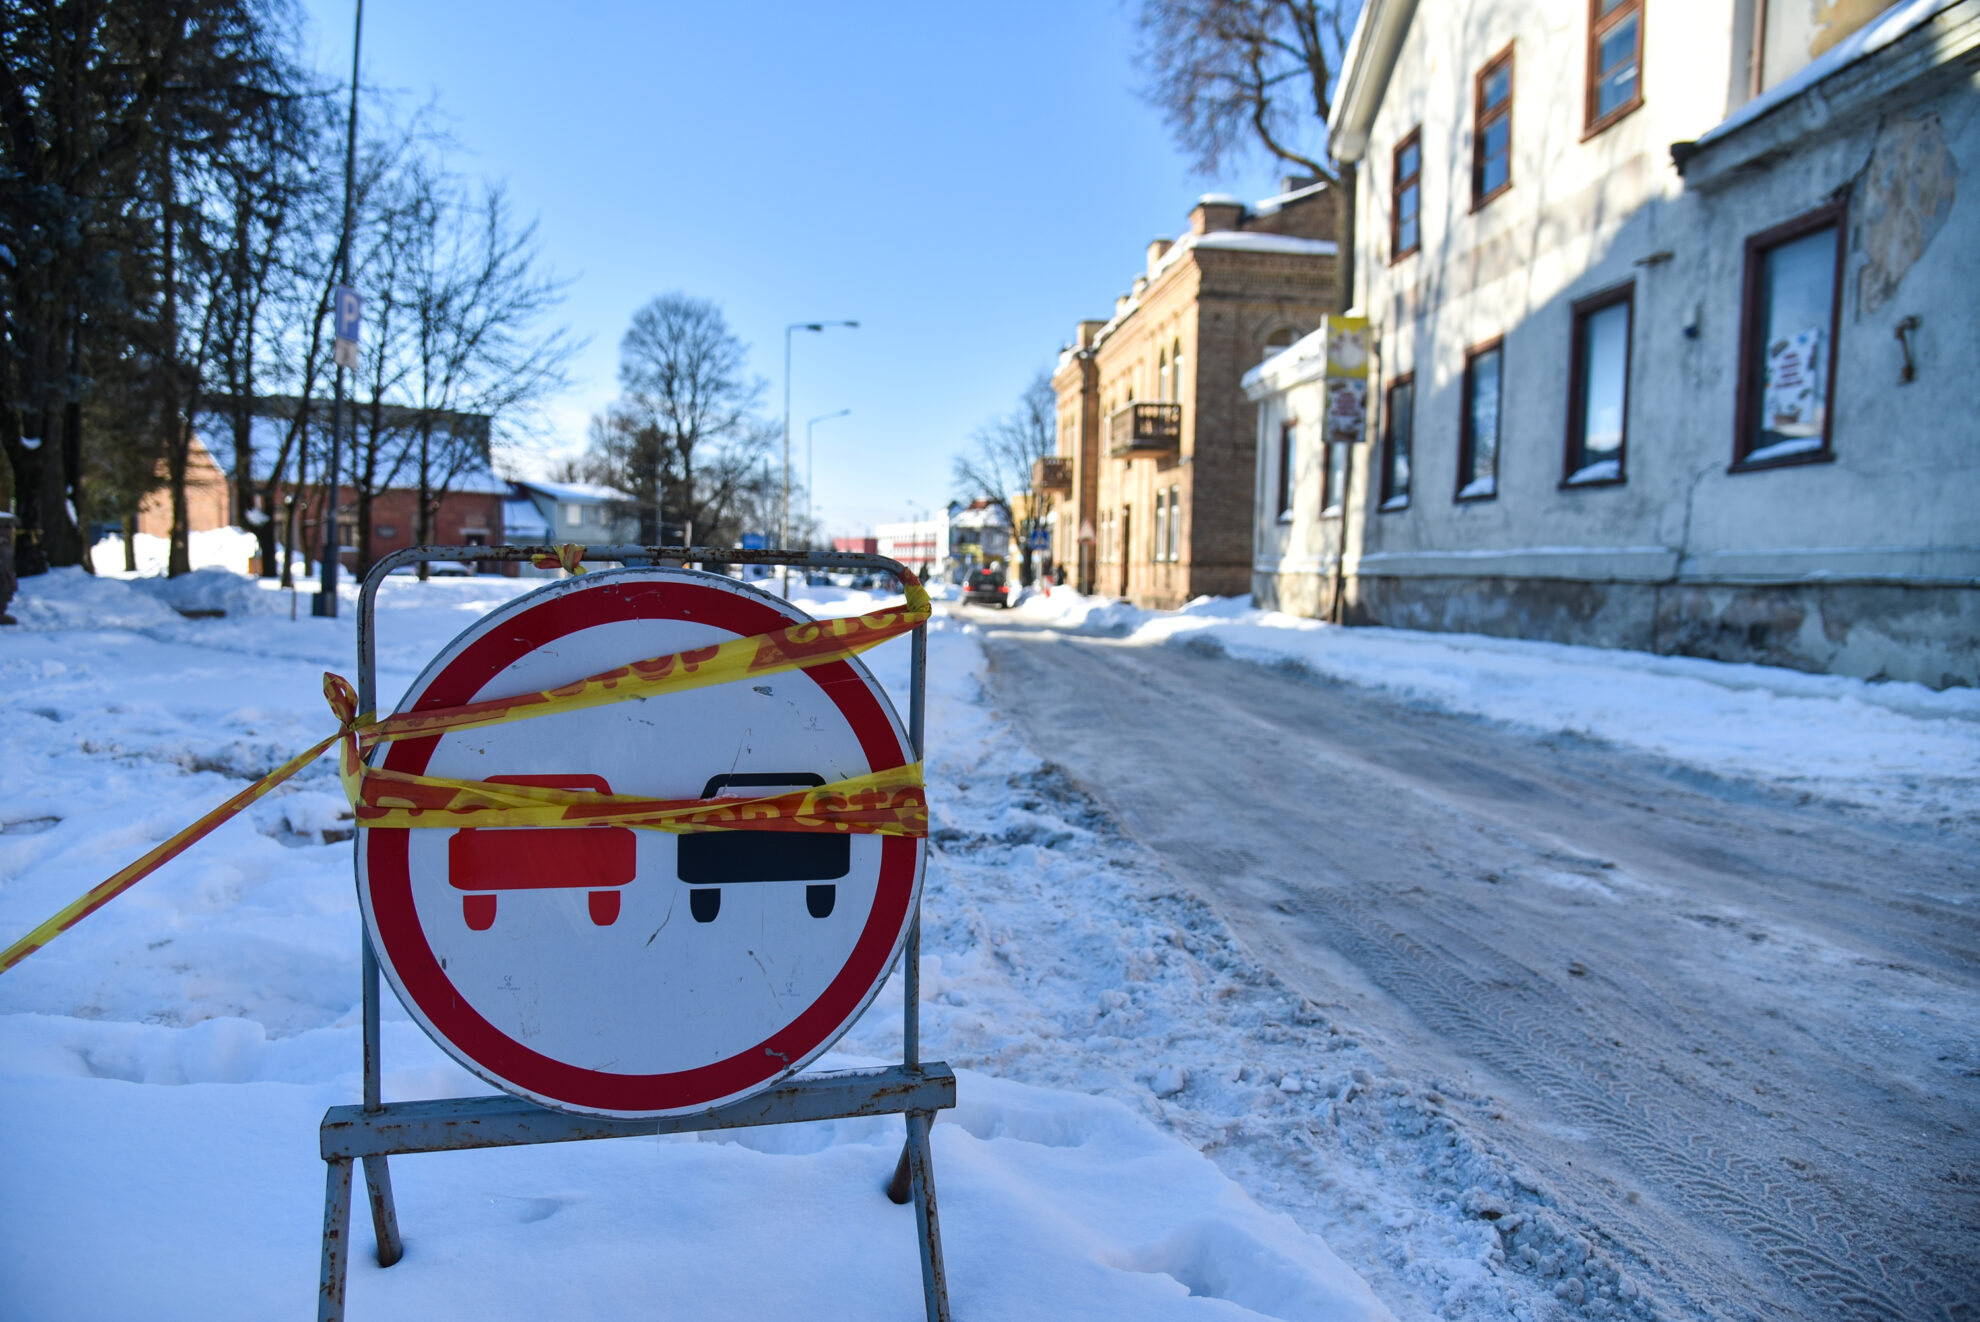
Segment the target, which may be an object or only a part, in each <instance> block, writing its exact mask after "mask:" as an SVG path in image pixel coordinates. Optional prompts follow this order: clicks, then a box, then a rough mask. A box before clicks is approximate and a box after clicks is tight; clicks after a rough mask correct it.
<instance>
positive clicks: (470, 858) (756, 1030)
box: [358, 570, 924, 1117]
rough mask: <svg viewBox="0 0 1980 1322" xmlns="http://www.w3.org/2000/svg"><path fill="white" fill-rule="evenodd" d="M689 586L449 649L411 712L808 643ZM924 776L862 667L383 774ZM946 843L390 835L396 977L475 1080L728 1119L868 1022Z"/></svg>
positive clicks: (644, 790)
mask: <svg viewBox="0 0 1980 1322" xmlns="http://www.w3.org/2000/svg"><path fill="white" fill-rule="evenodd" d="M805 619H806V617H805V616H804V615H803V614H801V613H800V612H798V611H797V610H796V609H795V608H793V607H791V606H789V605H788V604H786V603H785V602H783V601H781V600H779V599H777V598H774V597H770V596H767V595H765V594H763V593H759V592H756V591H754V590H752V589H749V588H746V587H744V586H742V585H741V584H738V583H735V582H733V581H731V580H728V579H724V578H719V577H715V576H711V575H704V574H695V573H690V572H687V571H682V570H628V571H622V572H617V573H612V574H606V575H593V576H587V577H583V578H574V579H569V580H566V581H563V582H559V583H557V584H554V585H552V586H550V587H548V588H545V589H543V590H541V591H539V592H536V593H534V594H531V595H530V596H528V597H524V598H521V599H519V600H517V601H516V602H513V603H511V604H510V605H508V606H506V607H504V608H502V609H500V610H497V611H495V612H494V613H493V614H491V615H489V616H488V617H486V618H484V619H483V620H481V621H480V622H478V623H477V624H475V625H474V626H472V627H471V628H470V629H468V630H467V632H465V633H464V634H462V635H461V636H460V637H459V638H457V639H456V640H455V641H454V642H453V643H452V644H450V645H449V646H448V647H447V648H446V649H445V651H443V652H442V653H441V654H440V655H439V656H438V657H436V658H435V659H434V661H433V662H432V664H430V665H429V666H428V667H427V669H426V671H425V673H424V674H422V675H421V676H420V677H419V679H418V680H417V681H415V682H414V684H413V685H412V687H411V689H410V690H408V692H407V694H406V696H405V698H404V700H403V701H402V702H401V704H400V707H399V710H400V711H411V710H421V709H430V708H442V707H453V706H458V705H460V704H464V703H468V702H473V701H478V700H482V699H489V698H498V697H504V696H509V695H513V694H518V693H524V692H530V691H538V690H543V689H548V688H552V687H555V686H557V685H561V684H566V683H570V682H573V681H576V680H579V679H582V678H584V677H585V676H588V675H595V674H599V673H601V672H603V671H605V670H608V669H610V668H612V667H614V666H618V665H622V664H625V663H627V662H630V661H633V660H637V659H640V658H645V657H652V656H659V655H664V654H667V653H671V652H678V651H682V650H685V649H688V648H694V647H702V646H706V645H709V644H712V643H719V642H724V641H727V640H729V639H732V638H738V637H746V636H750V635H755V634H761V633H766V632H769V631H772V630H776V629H782V628H784V627H786V626H788V625H790V624H793V623H802V622H803V621H804V620H805ZM912 760H913V755H912V753H911V751H910V745H909V741H908V738H907V735H906V732H905V731H904V730H903V729H902V726H901V723H900V721H899V719H898V717H897V716H896V715H895V712H894V710H893V707H892V705H891V703H889V701H888V699H887V696H886V694H885V692H884V691H883V690H882V689H881V687H880V685H879V684H878V683H877V682H876V681H875V680H874V678H873V676H872V675H871V674H870V673H869V672H868V671H867V669H866V667H865V666H864V665H862V664H861V663H860V662H859V661H858V660H857V659H856V658H848V659H846V660H841V661H834V662H831V663H828V664H825V665H820V666H815V667H812V668H810V669H807V670H794V671H786V672H783V673H778V674H773V675H767V676H763V677H760V678H758V679H756V680H753V681H750V682H738V683H729V684H721V685H717V686H713V687H708V688H700V689H693V690H690V691H687V692H681V693H674V694H668V695H664V696H661V697H655V698H647V699H641V700H635V701H627V702H618V703H612V704H609V705H605V706H599V707H593V708H589V709H586V710H582V711H575V712H568V713H564V714H561V715H556V716H547V717H543V718H539V719H536V720H530V721H519V722H512V723H507V724H502V725H494V726H486V727H482V728H478V729H468V730H450V731H448V732H446V733H444V734H441V735H438V736H435V737H432V738H421V739H407V740H402V741H400V742H397V743H394V744H390V745H386V746H384V747H383V748H381V749H380V750H379V752H378V753H377V754H376V755H375V756H374V762H376V763H377V764H379V765H382V766H383V767H385V768H387V769H391V770H397V771H408V772H413V773H417V774H424V775H428V776H447V777H457V778H461V779H477V780H498V781H499V780H507V781H511V782H516V783H524V784H536V785H551V786H555V787H560V788H572V789H590V790H598V791H603V792H610V793H618V794H639V795H650V796H652V797H654V798H672V799H694V798H715V797H743V798H747V797H758V796H761V795H764V794H775V793H779V792H782V791H784V790H788V789H796V788H801V787H804V786H809V785H819V784H827V783H831V782H835V781H839V780H845V779H850V778H852V777H855V776H860V775H864V774H866V773H868V772H872V771H880V770H885V769H887V768H891V767H898V766H903V765H906V764H908V763H909V762H911V761H912ZM923 852H924V851H923V841H921V840H919V839H914V838H908V837H902V836H876V835H840V834H823V835H821V834H798V833H768V832H748V831H731V832H714V833H703V834H687V835H677V834H671V833H668V832H663V831H653V830H632V829H628V828H626V827H621V826H599V827H580V828H564V829H554V830H552V829H541V828H530V827H508V828H500V827H497V828H481V829H463V830H458V831H448V830H386V829H375V828H374V829H366V830H364V831H362V832H361V833H360V837H359V841H358V876H359V886H358V890H359V898H360V902H361V904H362V907H363V910H364V918H365V922H366V924H367V926H368V928H369V930H370V934H371V938H372V941H373V943H374V946H375V948H376V950H377V952H378V957H379V961H380V965H381V967H382V968H383V970H384V972H385V974H386V976H387V978H388V979H389V980H390V981H391V983H392V985H393V987H394V988H395V989H396V990H397V992H398V994H399V996H400V999H401V1000H402V1001H404V1003H405V1005H406V1007H407V1009H408V1010H409V1011H410V1012H411V1013H412V1015H413V1016H414V1018H415V1019H417V1020H418V1021H419V1022H420V1024H421V1025H422V1026H423V1027H424V1028H425V1029H426V1030H427V1031H428V1032H429V1033H430V1034H431V1035H432V1036H433V1037H434V1039H435V1040H436V1041H438V1042H439V1043H440V1044H441V1045H442V1046H443V1047H444V1048H445V1049H446V1050H447V1051H449V1052H450V1053H451V1054H452V1055H453V1056H454V1057H455V1058H456V1059H458V1060H459V1061H460V1062H461V1063H462V1064H463V1065H465V1066H466V1067H467V1068H469V1069H471V1070H473V1071H474V1072H475V1073H477V1074H479V1075H481V1076H482V1077H483V1078H486V1079H487V1080H489V1081H490V1082H491V1083H494V1084H496V1085H497V1086H499V1087H501V1088H504V1089H506V1090H508V1091H510V1092H512V1093H516V1094H518V1095H520V1096H523V1097H527V1098H529V1099H531V1100H533V1101H536V1102H539V1103H541V1104H543V1105H546V1106H551V1107H556V1108H559V1109H563V1110H569V1111H578V1112H587V1113H594V1114H601V1115H612V1116H628V1117H631V1116H657V1115H673V1114H681V1113H685V1112H689V1111H699V1110H705V1109H707V1108H709V1107H712V1106H716V1105H719V1104H721V1103H723V1102H727V1101H733V1100H736V1099H738V1098H741V1097H745V1096H748V1095H749V1094H751V1093H754V1092H757V1091H760V1090H762V1089H764V1088H767V1087H769V1086H771V1085H772V1084H774V1083H776V1082H777V1081H778V1080H779V1079H782V1078H783V1077H784V1076H786V1075H788V1074H790V1073H792V1072H793V1071H795V1070H798V1069H800V1068H802V1067H803V1066H804V1065H806V1064H807V1063H809V1062H810V1061H812V1060H813V1059H815V1058H816V1057H817V1056H818V1055H819V1054H821V1053H822V1052H823V1051H825V1050H826V1048H828V1047H829V1046H830V1045H831V1044H832V1043H833V1042H834V1041H835V1040H836V1039H837V1038H838V1037H839V1035H840V1034H841V1033H843V1032H844V1031H845V1030H846V1029H847V1028H848V1027H850V1026H851V1024H852V1023H853V1021H854V1020H855V1019H857V1018H858V1017H859V1015H860V1013H861V1011H863V1010H864V1009H865V1007H866V1006H867V1004H868V1003H869V1002H870V1001H871V1000H872V998H873V996H874V995H875V994H876V993H877V991H878V990H879V988H880V986H881V984H882V983H883V982H884V981H885V979H886V976H887V973H888V971H889V969H890V968H891V967H892V965H893V963H894V960H895V958H896V956H897V955H898V954H899V952H900V950H901V947H902V944H903V942H904V940H905V938H906V935H907V929H908V926H909V923H910V920H911V916H912V915H913V913H914V912H915V911H916V901H917V899H918V895H919V889H920V885H921V874H922V864H923Z"/></svg>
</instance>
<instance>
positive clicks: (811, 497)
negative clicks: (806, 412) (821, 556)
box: [804, 409, 852, 550]
mask: <svg viewBox="0 0 1980 1322" xmlns="http://www.w3.org/2000/svg"><path fill="white" fill-rule="evenodd" d="M851 412H852V410H851V409H840V410H839V411H838V412H837V413H821V414H819V415H818V416H817V417H815V418H813V419H811V421H809V422H807V423H805V424H804V521H805V522H806V523H807V524H809V523H810V522H811V521H812V519H813V518H814V517H816V514H817V505H818V495H817V488H815V487H814V486H812V484H811V473H812V468H811V429H812V428H814V427H816V426H817V425H818V424H819V423H821V422H830V421H831V420H832V419H834V418H843V417H845V416H846V415H847V414H848V413H851ZM812 549H813V550H817V549H818V548H816V547H813V548H812Z"/></svg>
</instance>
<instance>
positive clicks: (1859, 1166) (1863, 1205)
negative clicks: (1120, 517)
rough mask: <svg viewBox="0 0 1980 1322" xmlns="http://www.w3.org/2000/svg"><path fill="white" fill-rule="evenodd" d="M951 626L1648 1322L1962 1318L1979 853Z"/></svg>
mask: <svg viewBox="0 0 1980 1322" xmlns="http://www.w3.org/2000/svg"><path fill="white" fill-rule="evenodd" d="M958 613H959V614H961V615H964V616H965V617H967V618H970V619H972V620H974V621H976V622H978V623H980V624H981V625H982V626H983V627H984V630H985V640H986V647H987V651H988V653H989V657H990V672H989V683H990V686H991V690H992V697H993V700H994V701H995V702H996V703H997V705H998V706H999V708H1000V709H1001V710H1002V711H1003V712H1004V713H1005V715H1006V716H1008V717H1009V718H1010V719H1011V720H1012V721H1013V723H1014V724H1015V725H1016V726H1017V728H1018V729H1019V730H1021V731H1022V732H1023V733H1024V736H1025V737H1026V738H1027V740H1028V741H1029V742H1030V744H1031V746H1032V747H1033V749H1034V750H1035V751H1036V752H1037V753H1038V755H1039V756H1040V757H1042V758H1045V759H1047V760H1049V761H1051V762H1055V763H1058V764H1059V765H1060V766H1062V767H1063V768H1065V769H1066V771H1067V772H1068V773H1069V774H1070V775H1071V776H1072V777H1073V778H1074V779H1075V780H1076V781H1077V782H1078V783H1079V784H1080V786H1081V787H1082V788H1084V789H1085V790H1086V791H1087V792H1088V793H1090V794H1091V795H1092V796H1093V797H1094V798H1095V799H1097V800H1098V801H1099V802H1100V803H1101V804H1102V805H1104V806H1105V807H1106V808H1107V809H1108V810H1109V811H1111V812H1112V814H1113V815H1114V816H1115V817H1116V818H1117V819H1118V820H1119V822H1120V824H1121V825H1122V827H1123V828H1124V829H1125V830H1126V831H1127V832H1128V833H1129V834H1130V835H1132V836H1134V837H1135V838H1137V839H1138V840H1139V841H1140V842H1141V843H1142V844H1144V845H1145V846H1146V847H1147V848H1148V849H1149V850H1151V851H1153V852H1154V853H1155V854H1156V855H1158V856H1159V857H1160V858H1161V859H1162V860H1163V861H1164V863H1165V864H1166V866H1168V867H1169V868H1170V869H1171V870H1172V872H1173V873H1174V875H1175V877H1176V879H1177V881H1178V882H1179V883H1180V884H1184V885H1187V886H1189V887H1191V888H1193V889H1194V890H1195V891H1196V892H1197V893H1198V894H1199V895H1200V896H1201V897H1202V898H1203V899H1204V900H1205V901H1207V902H1208V903H1210V904H1211V905H1212V906H1213V907H1215V908H1216V909H1217V911H1218V912H1219V913H1220V915H1221V916H1222V917H1223V918H1224V920H1225V921H1226V922H1227V923H1229V924H1230V925H1231V927H1232V928H1233V930H1234V931H1235V932H1236V933H1237V934H1238V936H1239V939H1240V940H1241V941H1242V942H1243V943H1244V944H1245V945H1246V947H1247V948H1248V949H1249V950H1250V951H1251V952H1252V954H1253V955H1254V956H1255V957H1256V958H1257V959H1258V960H1259V961H1260V962H1262V963H1263V964H1265V965H1267V966H1268V967H1269V968H1271V969H1272V970H1273V972H1275V973H1276V974H1277V975H1278V976H1279V977H1281V978H1282V979H1284V980H1285V981H1286V982H1288V983H1289V984H1291V985H1292V986H1294V987H1296V988H1298V989H1299V990H1300V991H1301V992H1303V993H1304V994H1305V995H1306V996H1308V997H1309V998H1310V999H1312V1000H1313V1001H1315V1002H1316V1003H1318V1004H1320V1005H1322V1006H1325V1007H1327V1008H1328V1010H1329V1012H1330V1013H1332V1014H1335V1015H1337V1016H1340V1017H1342V1018H1344V1019H1345V1020H1347V1021H1348V1022H1350V1023H1352V1024H1354V1025H1355V1026H1357V1027H1358V1028H1359V1029H1360V1031H1362V1032H1363V1033H1364V1034H1367V1035H1369V1038H1370V1040H1371V1042H1372V1043H1373V1044H1375V1045H1376V1046H1377V1048H1378V1049H1379V1050H1381V1051H1383V1052H1384V1053H1385V1054H1386V1058H1387V1059H1388V1061H1389V1063H1390V1065H1391V1068H1394V1069H1396V1070H1398V1071H1400V1072H1402V1073H1404V1074H1408V1073H1409V1072H1411V1071H1416V1072H1418V1073H1420V1074H1422V1075H1425V1076H1428V1075H1430V1074H1431V1073H1433V1072H1434V1073H1444V1074H1447V1073H1449V1072H1452V1071H1456V1072H1457V1073H1458V1074H1459V1076H1460V1077H1462V1078H1463V1079H1464V1080H1466V1082H1467V1084H1468V1086H1469V1087H1471V1088H1472V1089H1474V1090H1477V1091H1479V1092H1481V1093H1483V1094H1485V1095H1487V1096H1490V1097H1491V1098H1494V1099H1496V1101H1497V1103H1498V1105H1497V1108H1496V1113H1495V1114H1494V1115H1493V1116H1492V1117H1491V1119H1492V1122H1493V1123H1492V1124H1491V1126H1490V1129H1491V1132H1490V1133H1489V1134H1485V1135H1482V1136H1481V1138H1482V1141H1484V1142H1486V1143H1488V1144H1489V1145H1491V1146H1492V1147H1493V1149H1494V1150H1497V1151H1503V1152H1504V1153H1505V1154H1506V1156H1507V1158H1508V1160H1509V1161H1511V1162H1515V1163H1518V1165H1519V1167H1520V1168H1521V1169H1523V1170H1524V1171H1526V1172H1528V1173H1529V1174H1537V1176H1538V1178H1539V1181H1540V1182H1541V1184H1542V1185H1543V1186H1544V1188H1545V1190H1546V1193H1547V1194H1548V1195H1549V1196H1550V1197H1551V1198H1552V1199H1553V1200H1554V1201H1555V1203H1556V1204H1557V1206H1558V1208H1559V1209H1560V1210H1561V1211H1562V1213H1563V1214H1565V1215H1567V1216H1569V1217H1571V1218H1573V1219H1575V1220H1576V1221H1578V1222H1579V1223H1580V1224H1581V1225H1584V1226H1586V1227H1587V1228H1588V1232H1589V1233H1590V1234H1591V1235H1592V1236H1595V1237H1596V1238H1597V1239H1599V1240H1600V1241H1601V1242H1603V1243H1605V1244H1606V1245H1607V1246H1609V1248H1610V1249H1611V1251H1612V1252H1616V1253H1619V1254H1621V1255H1622V1256H1623V1257H1625V1258H1626V1259H1628V1260H1629V1261H1630V1262H1631V1264H1632V1266H1631V1270H1632V1272H1634V1273H1635V1274H1636V1275H1637V1276H1638V1277H1639V1279H1642V1280H1644V1281H1646V1282H1647V1283H1649V1284H1650V1286H1651V1287H1652V1289H1653V1290H1654V1292H1655V1294H1656V1296H1657V1297H1658V1298H1660V1299H1661V1300H1662V1301H1663V1302H1664V1303H1665V1305H1666V1306H1667V1308H1668V1309H1670V1310H1671V1311H1672V1312H1674V1313H1676V1314H1677V1315H1679V1316H1697V1317H1725V1318H1749V1317H1751V1318H1769V1319H1772V1318H1782V1319H1786V1318H1824V1319H1826V1318H1863V1317H1877V1318H1971V1317H1980V1041H1976V1040H1975V1038H1974V1035H1973V1032H1972V1026H1973V1025H1974V1024H1975V1023H1976V1022H1980V859H1976V858H1975V857H1974V854H1973V851H1972V847H1971V844H1970V841H1969V842H1966V843H1962V842H1960V841H1958V840H1955V839H1950V838H1946V837H1941V836H1936V835H1933V834H1930V833H1929V832H1926V831H1923V830H1919V829H1912V828H1901V827H1897V826H1892V827H1889V828H1887V829H1885V828H1880V827H1878V826H1876V825H1874V824H1872V825H1867V826H1866V825H1864V824H1862V823H1861V822H1860V821H1857V822H1851V821H1847V820H1845V819H1844V818H1842V817H1841V816H1840V815H1837V814H1834V813H1832V812H1829V811H1827V810H1826V809H1825V808H1824V806H1823V805H1822V804H1820V803H1797V802H1794V801H1792V800H1791V799H1787V798H1784V797H1778V796H1774V795H1771V794H1770V793H1769V792H1768V791H1767V790H1766V789H1765V788H1764V787H1758V786H1745V785H1737V784H1727V783H1724V782H1720V781H1715V780H1712V779H1710V778H1707V777H1703V776H1699V775H1696V774H1692V773H1686V772H1684V771H1683V770H1682V769H1679V768H1674V767H1670V766H1666V765H1661V764H1658V763H1657V762H1655V761H1654V760H1652V759H1649V758H1647V757H1644V756H1643V755H1640V754H1637V753H1634V752H1629V751H1625V750H1618V749H1614V748H1610V747H1607V746H1602V745H1596V744H1592V743H1589V742H1586V741H1577V740H1572V739H1561V738H1540V737H1536V736H1533V735H1531V734H1525V733H1520V732H1515V731H1508V730H1505V729H1502V728H1498V727H1495V726H1492V725H1489V724H1486V723H1484V722H1480V721H1476V720H1471V719H1467V718H1462V717H1454V716H1449V715H1443V714H1438V713H1432V712H1425V711H1421V710H1416V709H1413V708H1410V707H1407V706H1404V705H1401V704H1398V703H1396V702H1394V701H1392V700H1389V699H1386V698H1383V697H1381V696H1378V695H1375V694H1371V693H1369V692H1366V691H1363V690H1359V689H1354V688H1350V687H1344V686H1338V685H1331V684H1327V683H1324V682H1319V681H1316V680H1314V679H1313V678H1311V677H1310V676H1302V675H1298V674H1293V673H1285V672H1280V671H1276V670H1273V669H1271V668H1269V667H1264V666H1258V665H1252V664H1248V663H1243V662H1238V661H1233V660H1230V659H1228V658H1225V657H1222V656H1220V655H1217V654H1215V653H1210V652H1204V651H1200V650H1193V649H1190V648H1186V647H1175V646H1167V647H1137V646H1131V645H1128V644H1125V643H1121V642H1118V641H1114V640H1109V639H1100V638H1092V637H1083V636H1074V635H1067V634H1062V633H1056V632H1052V631H1048V630H1042V629H1036V628H1030V627H1025V626H1019V625H1014V624H1012V623H1011V622H1010V621H1009V620H1008V619H1007V618H1005V617H1002V616H1000V615H999V614H998V613H997V612H995V611H989V610H967V609H966V610H962V611H959V612H958ZM1618 682H1627V681H1626V679H1619V681H1618ZM1480 1123H1482V1122H1480Z"/></svg>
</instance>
